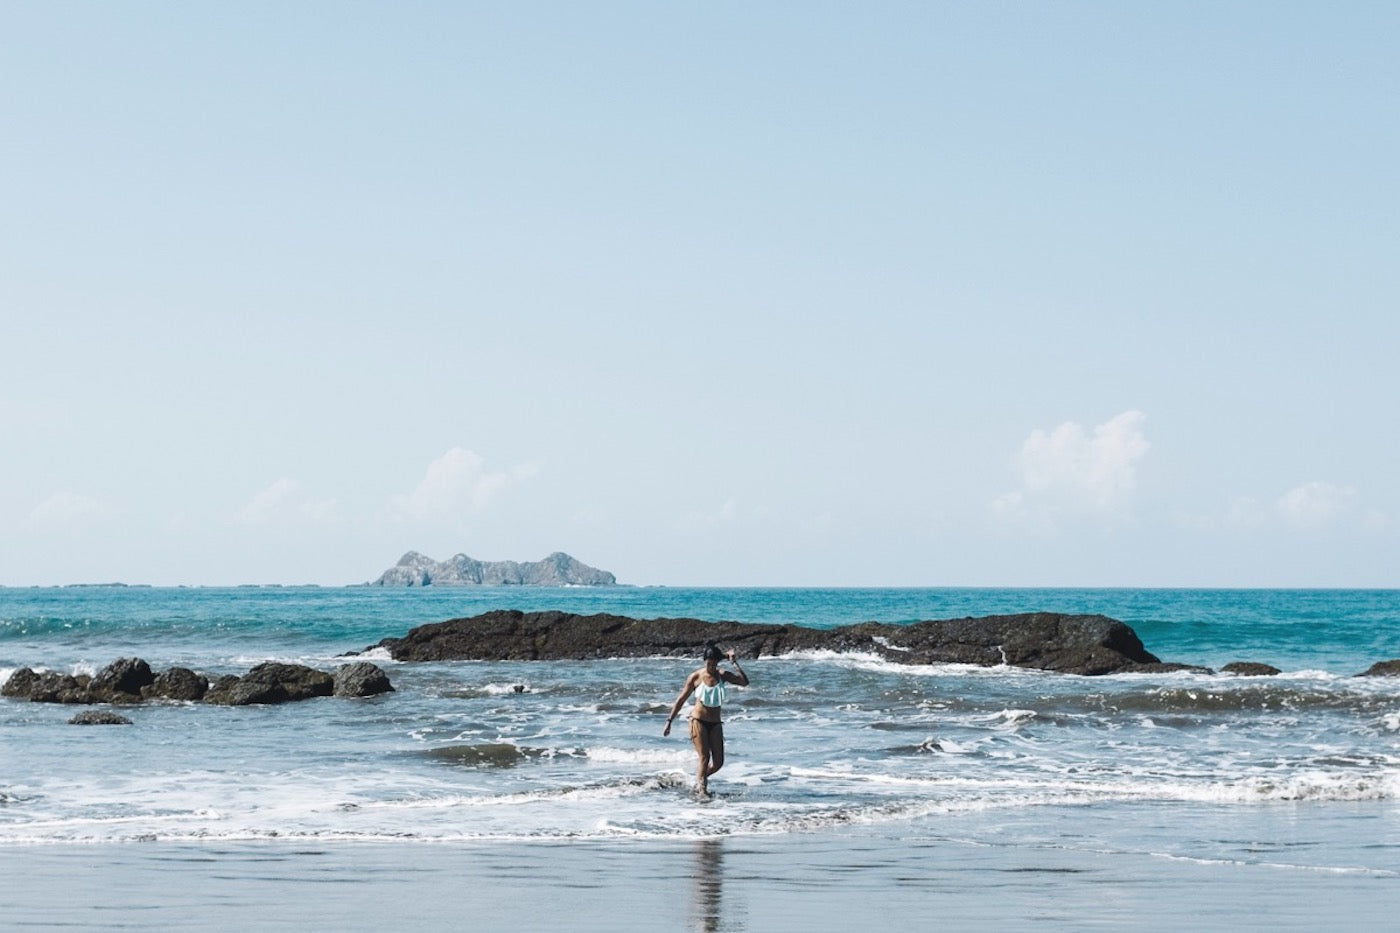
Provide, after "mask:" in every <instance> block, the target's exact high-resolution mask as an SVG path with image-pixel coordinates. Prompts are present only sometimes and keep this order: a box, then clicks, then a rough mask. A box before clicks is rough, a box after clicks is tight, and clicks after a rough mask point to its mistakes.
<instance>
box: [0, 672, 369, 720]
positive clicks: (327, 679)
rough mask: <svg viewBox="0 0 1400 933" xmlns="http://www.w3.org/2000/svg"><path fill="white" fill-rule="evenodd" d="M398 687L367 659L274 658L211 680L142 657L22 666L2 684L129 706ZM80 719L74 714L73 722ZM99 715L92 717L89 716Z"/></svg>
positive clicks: (20, 693) (283, 699)
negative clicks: (325, 666) (91, 664)
mask: <svg viewBox="0 0 1400 933" xmlns="http://www.w3.org/2000/svg"><path fill="white" fill-rule="evenodd" d="M393 689H394V687H393V685H392V684H391V683H389V677H388V675H387V674H385V673H384V671H383V670H382V669H380V667H379V666H378V665H376V664H371V663H369V662H368V661H355V662H353V663H351V664H345V665H342V666H341V667H340V668H338V669H337V670H336V671H335V673H333V674H332V673H327V672H325V671H318V670H316V669H315V668H310V667H306V666H305V665H302V664H282V663H278V662H275V661H269V662H266V663H264V664H259V665H258V666H256V667H254V668H253V669H252V670H250V671H249V672H248V673H246V674H244V675H243V676H241V677H240V676H237V675H234V674H229V675H226V676H223V677H219V678H218V679H216V680H215V681H214V682H213V683H210V681H209V678H208V677H206V676H204V675H203V674H199V673H196V672H195V671H192V670H190V669H189V668H185V667H172V668H170V669H169V670H164V671H161V672H160V673H156V672H155V671H153V670H151V666H150V665H149V664H147V663H146V662H145V661H143V660H142V659H141V658H119V659H117V660H116V661H113V662H112V663H111V664H108V665H107V666H106V667H104V668H103V669H102V670H101V671H100V672H98V673H97V675H96V676H89V675H87V674H61V673H58V672H57V671H42V672H40V671H34V670H32V669H30V668H27V667H22V668H20V669H19V670H17V671H15V672H14V673H13V674H11V675H10V678H9V680H7V681H5V685H4V686H3V687H0V696H7V697H14V698H16V699H21V700H29V701H31V702H34V703H74V704H92V703H111V704H115V705H122V706H126V705H134V704H137V703H143V702H145V701H146V700H176V701H183V702H197V701H201V700H202V701H203V702H205V703H215V704H219V705H222V706H248V705H251V704H255V703H288V702H291V701H294V700H306V699H310V698H311V697H319V696H338V697H366V696H374V695H376V694H380V693H389V692H392V691H393ZM80 718H81V717H74V721H75V722H76V721H78V720H79V719H80ZM117 718H120V717H117ZM100 719H101V717H97V716H92V717H86V718H85V719H84V721H85V722H95V721H98V720H100ZM107 721H111V720H107Z"/></svg>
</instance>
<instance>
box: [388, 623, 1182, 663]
mask: <svg viewBox="0 0 1400 933" xmlns="http://www.w3.org/2000/svg"><path fill="white" fill-rule="evenodd" d="M711 639H713V640H716V641H719V642H720V643H721V644H723V645H724V646H726V647H733V648H734V649H736V650H737V651H738V652H739V654H740V655H742V656H744V657H759V656H762V655H780V654H788V653H791V652H793V651H801V650H813V649H826V650H832V651H840V652H871V653H875V654H879V655H880V656H882V657H884V658H886V659H887V660H890V661H893V662H896V663H900V664H934V663H957V664H976V665H981V666H994V665H998V664H1007V665H1011V666H1014V667H1025V668H1033V669H1037V670H1045V671H1059V672H1062V673H1074V674H1109V673H1116V672H1120V671H1124V670H1131V669H1134V668H1135V667H1142V666H1144V665H1147V666H1156V665H1160V664H1161V661H1160V660H1159V659H1158V658H1157V657H1156V656H1155V655H1153V654H1151V653H1149V652H1148V651H1147V650H1146V649H1145V648H1143V646H1142V642H1141V641H1140V640H1139V639H1138V637H1137V634H1136V633H1135V632H1134V631H1133V630H1132V629H1131V628H1129V627H1128V626H1127V625H1124V624H1123V623H1122V622H1118V621H1116V620H1114V619H1110V618H1108V617H1106V616H1096V615H1093V616H1090V615H1063V614H1060V613H1052V612H1037V613H1027V614H1023V615H1008V616H988V617H985V618H980V619H971V618H969V619H953V620H948V621H930V622H917V623H914V624H913V625H886V624H882V623H878V622H863V623H860V624H859V625H850V626H843V627H840V628H834V629H811V628H804V627H802V626H797V625H754V624H745V623H740V622H704V621H701V620H699V619H630V618H627V617H625V616H614V615H591V616H579V615H573V614H571V613H564V612H530V613H525V612H519V611H517V610H498V611H495V612H488V613H485V614H483V615H479V616H475V617H473V618H470V619H453V620H451V621H447V622H436V623H432V624H429V625H422V626H419V627H417V628H415V629H413V630H411V631H410V632H409V633H408V634H407V635H406V636H404V637H403V638H386V639H384V640H383V641H381V642H380V643H379V644H378V645H375V646H371V647H377V648H385V649H387V650H388V651H389V654H390V656H391V657H393V658H394V659H395V660H399V661H447V660H491V661H506V660H538V661H552V660H585V659H590V658H610V657H624V658H639V657H695V658H698V655H699V651H700V648H701V646H703V645H704V643H705V642H706V641H708V640H711ZM366 650H369V649H366ZM1152 669H1155V667H1153V668H1152Z"/></svg>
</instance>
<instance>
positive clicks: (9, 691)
mask: <svg viewBox="0 0 1400 933" xmlns="http://www.w3.org/2000/svg"><path fill="white" fill-rule="evenodd" d="M91 682H92V678H91V677H89V676H88V675H86V674H78V675H77V676H74V675H72V674H60V673H58V672H57V671H43V672H42V673H41V672H36V671H33V670H30V669H29V668H27V667H21V668H20V669H19V670H17V671H15V672H14V673H13V674H11V675H10V679H9V680H7V681H5V686H4V687H3V688H0V695H3V696H7V697H14V698H16V699H21V700H29V701H30V702H32V703H92V702H93V699H92V696H91V694H90V693H89V692H88V685H89V684H90V683H91Z"/></svg>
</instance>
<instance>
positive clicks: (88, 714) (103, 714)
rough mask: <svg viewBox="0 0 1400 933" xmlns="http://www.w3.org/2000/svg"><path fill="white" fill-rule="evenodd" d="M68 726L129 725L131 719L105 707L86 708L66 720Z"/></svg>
mask: <svg viewBox="0 0 1400 933" xmlns="http://www.w3.org/2000/svg"><path fill="white" fill-rule="evenodd" d="M68 725H70V726H129V725H131V720H130V719H127V718H126V717H125V716H122V715H120V714H118V713H113V712H109V711H108V710H105V709H86V710H83V711H82V712H81V713H79V714H78V715H76V716H74V717H73V718H72V719H70V720H68Z"/></svg>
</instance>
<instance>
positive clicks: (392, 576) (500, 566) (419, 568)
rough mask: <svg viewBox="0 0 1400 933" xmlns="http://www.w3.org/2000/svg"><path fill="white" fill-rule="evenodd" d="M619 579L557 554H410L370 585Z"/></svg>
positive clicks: (545, 583) (598, 582) (574, 583)
mask: <svg viewBox="0 0 1400 933" xmlns="http://www.w3.org/2000/svg"><path fill="white" fill-rule="evenodd" d="M616 585H617V577H615V576H613V575H612V574H610V573H608V572H607V571H606V570H599V569H597V568H596V567H590V566H588V565H587V564H585V563H583V562H581V561H578V560H575V559H574V558H572V557H570V556H569V555H568V554H565V553H564V552H563V551H555V552H554V553H553V554H550V555H549V556H548V557H546V558H545V559H544V560H539V561H525V562H524V563H518V562H516V561H513V560H500V561H481V560H475V559H473V558H471V557H468V556H467V555H465V554H457V555H454V556H453V557H451V558H450V559H448V560H445V561H435V560H433V559H432V558H431V557H427V556H424V555H423V554H419V553H418V552H417V551H409V552H408V553H407V554H405V555H404V556H403V557H400V558H399V562H398V563H397V564H395V565H394V566H393V567H390V568H389V569H388V570H386V571H384V572H383V573H382V574H380V575H379V579H377V580H375V581H374V582H373V583H371V584H370V586H616Z"/></svg>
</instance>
